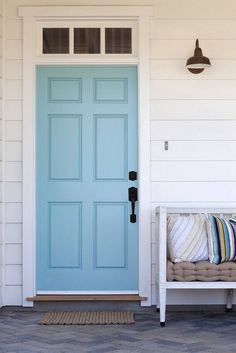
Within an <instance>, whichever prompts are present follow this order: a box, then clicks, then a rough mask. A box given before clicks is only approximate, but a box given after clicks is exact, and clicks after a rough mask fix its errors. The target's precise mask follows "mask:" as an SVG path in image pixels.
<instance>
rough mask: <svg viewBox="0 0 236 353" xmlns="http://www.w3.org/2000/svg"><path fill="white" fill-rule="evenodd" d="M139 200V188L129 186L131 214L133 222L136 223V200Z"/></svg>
mask: <svg viewBox="0 0 236 353" xmlns="http://www.w3.org/2000/svg"><path fill="white" fill-rule="evenodd" d="M137 200H138V189H137V188H135V187H131V188H129V201H130V202H131V215H130V222H131V223H136V214H135V202H136V201H137Z"/></svg>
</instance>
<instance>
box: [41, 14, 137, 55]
mask: <svg viewBox="0 0 236 353" xmlns="http://www.w3.org/2000/svg"><path fill="white" fill-rule="evenodd" d="M36 38H37V40H36V53H37V56H55V54H56V55H62V56H65V55H66V56H68V55H70V56H79V55H80V56H84V55H90V56H91V55H99V56H107V55H112V56H114V55H127V56H137V44H136V22H135V21H114V22H108V21H107V22H106V21H103V22H97V21H80V22H58V21H57V22H53V21H51V22H38V23H37V37H36Z"/></svg>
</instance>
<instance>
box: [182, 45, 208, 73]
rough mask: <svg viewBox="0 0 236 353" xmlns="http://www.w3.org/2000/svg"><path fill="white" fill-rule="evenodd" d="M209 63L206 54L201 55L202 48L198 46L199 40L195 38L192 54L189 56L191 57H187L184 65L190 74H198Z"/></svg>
mask: <svg viewBox="0 0 236 353" xmlns="http://www.w3.org/2000/svg"><path fill="white" fill-rule="evenodd" d="M210 65H211V62H210V60H209V59H208V58H207V57H206V56H203V54H202V49H201V48H199V41H198V39H197V40H196V46H195V50H194V55H193V56H191V58H188V60H187V62H186V67H187V69H188V70H189V71H190V72H191V73H192V74H200V73H201V72H202V71H203V70H204V69H205V68H207V67H209V66H210Z"/></svg>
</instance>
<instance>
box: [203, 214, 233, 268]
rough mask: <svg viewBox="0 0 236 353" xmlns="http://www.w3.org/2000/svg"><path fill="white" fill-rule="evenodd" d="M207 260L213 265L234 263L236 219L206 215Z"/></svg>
mask: <svg viewBox="0 0 236 353" xmlns="http://www.w3.org/2000/svg"><path fill="white" fill-rule="evenodd" d="M208 220H209V221H208V222H207V230H208V231H207V233H208V247H209V260H210V262H211V263H213V264H216V265H218V264H220V263H223V262H227V261H236V219H234V218H231V219H230V220H229V221H228V220H226V219H224V218H220V217H216V216H212V215H210V214H209V215H208Z"/></svg>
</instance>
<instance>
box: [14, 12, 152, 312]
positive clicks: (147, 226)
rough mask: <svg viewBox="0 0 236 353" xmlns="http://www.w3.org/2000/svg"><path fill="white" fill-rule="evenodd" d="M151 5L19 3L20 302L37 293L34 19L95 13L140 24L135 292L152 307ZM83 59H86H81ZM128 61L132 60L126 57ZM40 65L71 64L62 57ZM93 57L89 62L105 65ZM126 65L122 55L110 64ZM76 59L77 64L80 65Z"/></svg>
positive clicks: (94, 14)
mask: <svg viewBox="0 0 236 353" xmlns="http://www.w3.org/2000/svg"><path fill="white" fill-rule="evenodd" d="M153 14H154V8H153V7H152V6H63V7H62V6H59V7H57V6H55V7H54V6H45V7H44V6H42V7H41V6H40V7H20V8H19V15H20V16H22V17H23V136H24V140H23V306H32V305H33V303H32V302H29V301H27V300H26V298H27V297H33V296H34V295H35V294H36V286H35V258H36V256H35V233H36V229H35V217H36V215H35V67H36V64H38V62H37V60H36V56H35V35H36V31H35V28H36V26H35V24H36V21H37V20H42V19H43V20H48V18H49V17H50V18H51V19H52V18H53V19H54V20H57V19H62V18H64V19H65V20H69V19H71V18H73V19H75V18H76V17H78V18H79V19H85V18H91V17H94V18H95V17H96V18H97V19H98V20H101V19H104V18H106V19H107V18H108V19H109V20H112V19H114V20H115V19H117V18H123V19H124V20H126V19H127V18H129V19H133V20H136V21H137V26H138V82H139V85H138V112H139V146H138V149H139V254H140V255H139V295H140V296H142V297H147V298H148V300H147V301H143V302H142V305H145V306H150V305H151V198H150V161H151V158H150V69H149V66H150V65H149V63H150V58H149V42H150V41H149V27H150V26H149V16H152V15H153ZM82 60H84V59H82ZM129 60H130V59H129ZM43 62H44V63H50V64H58V63H60V64H61V63H64V64H69V63H70V60H67V59H66V58H63V60H59V59H58V58H55V59H54V61H52V59H51V58H50V60H49V61H47V60H46V58H45V60H44V61H43ZM107 62H108V61H107V60H106V61H104V60H103V58H94V60H92V59H91V60H90V62H89V63H90V64H96V65H97V64H102V63H103V64H104V63H107ZM122 62H124V63H127V62H126V60H125V58H122V57H120V58H119V59H117V60H116V59H113V61H112V64H119V65H120V64H121V63H122ZM135 62H136V63H137V59H135ZM82 63H83V61H80V60H79V58H78V59H77V61H76V64H77V65H80V64H82Z"/></svg>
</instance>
